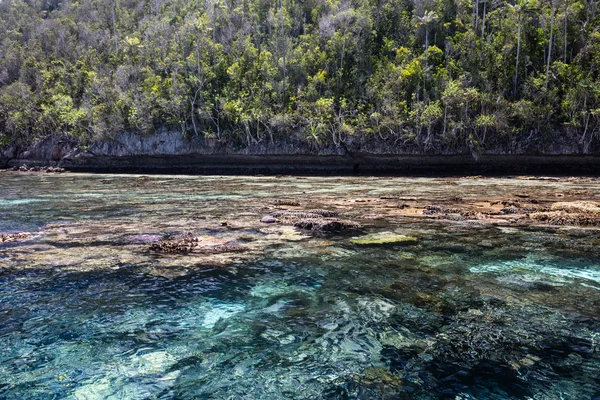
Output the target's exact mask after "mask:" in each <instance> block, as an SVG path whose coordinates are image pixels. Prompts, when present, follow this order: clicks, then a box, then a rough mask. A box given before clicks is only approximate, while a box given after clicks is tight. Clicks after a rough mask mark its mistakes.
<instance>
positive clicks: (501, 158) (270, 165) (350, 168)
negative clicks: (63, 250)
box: [5, 154, 600, 176]
mask: <svg viewBox="0 0 600 400" xmlns="http://www.w3.org/2000/svg"><path fill="white" fill-rule="evenodd" d="M21 165H27V166H29V167H32V166H39V165H54V166H60V167H62V168H65V169H66V170H68V171H72V172H105V173H113V172H114V173H165V174H216V175H255V174H265V175H277V174H298V175H409V176H457V175H488V176H489V175H558V176H561V175H562V176H567V175H587V176H600V156H596V155H594V156H592V155H585V156H583V155H543V156H541V155H483V156H480V157H479V158H478V159H474V158H473V157H472V156H470V155H455V156H440V155H427V156H424V155H373V154H354V155H346V156H335V155H323V156H320V155H297V154H293V155H289V154H287V155H247V154H229V155H218V154H208V155H207V154H184V155H163V156H161V155H136V156H121V157H114V156H93V155H89V154H88V155H85V156H81V155H78V156H74V157H65V158H63V159H61V160H59V161H50V162H48V161H46V160H27V159H13V160H9V161H8V162H7V163H6V165H5V168H6V167H8V168H10V167H14V166H17V167H19V166H21Z"/></svg>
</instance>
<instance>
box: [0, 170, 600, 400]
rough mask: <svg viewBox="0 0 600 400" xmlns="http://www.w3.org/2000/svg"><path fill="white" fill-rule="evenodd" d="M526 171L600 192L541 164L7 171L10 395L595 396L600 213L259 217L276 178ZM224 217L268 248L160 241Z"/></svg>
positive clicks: (429, 185) (0, 259) (282, 186)
mask: <svg viewBox="0 0 600 400" xmlns="http://www.w3.org/2000/svg"><path fill="white" fill-rule="evenodd" d="M523 188H525V189H526V190H529V191H530V192H536V191H539V193H542V194H543V195H548V193H553V192H552V191H556V190H561V189H563V188H570V189H580V190H581V189H585V190H589V191H591V192H592V195H591V197H592V198H596V197H598V196H600V183H596V184H595V185H592V184H590V183H586V184H578V183H576V182H556V181H544V180H528V181H519V180H516V179H505V180H501V179H481V180H457V181H456V182H455V183H454V184H453V185H446V184H443V183H442V182H440V181H437V180H436V179H408V178H316V177H315V178H293V177H282V178H281V177H280V178H275V177H270V178H268V177H184V176H178V177H165V176H154V177H147V178H146V177H139V176H117V175H33V174H32V175H26V174H8V173H5V174H4V175H1V176H0V232H12V231H30V232H35V234H34V236H33V237H32V238H31V239H29V240H25V241H22V242H15V243H9V244H4V245H0V398H2V399H347V398H360V399H395V398H401V399H437V398H449V399H598V398H600V313H599V312H600V255H599V253H600V252H597V251H595V250H596V249H597V248H598V245H599V244H600V240H599V231H598V230H594V229H557V228H550V227H537V228H536V227H499V226H493V225H481V226H466V225H461V224H450V223H442V222H438V221H430V220H424V219H406V218H388V219H384V220H383V221H379V222H377V223H373V224H372V225H369V224H368V223H367V224H365V226H366V228H365V229H366V231H367V233H373V232H375V233H376V232H378V231H386V232H389V231H393V232H396V233H406V234H411V235H414V236H416V237H417V238H418V242H417V243H416V244H414V245H409V246H397V247H393V246H392V247H383V248H382V247H359V246H356V245H352V244H351V243H350V241H349V238H350V237H351V236H352V234H350V236H348V235H334V236H319V235H316V236H315V235H309V234H306V232H300V231H299V232H297V233H294V232H292V233H289V232H288V233H287V234H286V235H281V238H280V239H273V238H271V237H267V234H265V232H264V231H263V230H261V229H263V228H262V227H261V226H260V223H259V222H257V221H260V218H261V216H262V207H263V206H264V205H265V204H266V203H267V202H268V201H269V200H270V199H273V198H278V197H293V198H295V199H298V200H299V201H301V202H305V203H307V204H312V202H317V203H319V201H321V202H322V203H323V204H325V203H327V204H329V205H331V202H332V201H337V202H338V203H337V204H338V205H339V204H345V203H344V201H347V202H348V204H350V203H352V202H353V201H355V200H356V199H358V198H361V197H369V196H370V197H375V198H376V197H378V196H385V195H390V194H393V195H398V194H404V195H410V196H417V197H419V196H423V197H431V198H440V196H442V197H443V196H452V195H457V194H460V195H461V196H464V197H468V196H481V195H482V193H486V194H489V195H490V196H498V195H504V194H506V193H510V192H511V191H512V192H514V191H516V190H521V191H522V190H524V189H523ZM361 204H362V203H361ZM317 205H318V204H317ZM361 207H363V208H364V207H367V206H365V205H361ZM347 210H350V208H347ZM348 212H350V213H351V211H348ZM223 220H227V221H234V222H235V221H238V222H239V221H241V222H239V223H240V224H241V225H244V224H245V223H247V224H248V227H247V228H244V227H243V226H242V227H241V228H239V229H238V230H237V231H239V232H242V231H243V232H244V233H243V234H244V235H246V236H245V237H246V239H245V240H246V241H247V242H248V243H252V242H256V243H262V242H261V241H264V243H263V245H262V247H261V251H260V252H258V253H256V254H254V255H252V256H251V257H246V258H244V257H240V258H238V259H235V258H234V259H231V260H230V261H227V262H225V263H223V262H220V263H218V264H217V263H215V265H211V263H210V262H198V261H197V259H194V258H188V259H186V256H185V255H181V256H179V255H177V256H161V255H156V254H149V252H148V251H147V243H145V242H144V240H151V239H152V238H161V237H165V235H173V234H177V233H183V232H195V233H200V234H204V235H213V236H218V237H223V236H225V235H228V234H234V233H235V232H234V231H233V230H232V231H231V233H228V232H229V231H227V230H226V229H225V228H222V225H221V223H220V222H221V221H223ZM237 231H236V232H237ZM239 232H238V233H237V234H238V236H239ZM139 238H142V239H139Z"/></svg>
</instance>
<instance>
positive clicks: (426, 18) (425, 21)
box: [417, 11, 438, 64]
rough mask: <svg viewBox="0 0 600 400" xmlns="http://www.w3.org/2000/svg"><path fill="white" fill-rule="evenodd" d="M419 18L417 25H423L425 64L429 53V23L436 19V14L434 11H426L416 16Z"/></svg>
mask: <svg viewBox="0 0 600 400" xmlns="http://www.w3.org/2000/svg"><path fill="white" fill-rule="evenodd" d="M417 19H418V20H419V23H418V25H424V26H425V64H427V56H428V54H429V25H431V24H432V23H433V22H435V21H436V20H437V19H438V15H437V13H436V12H435V11H426V12H425V14H423V16H422V17H417Z"/></svg>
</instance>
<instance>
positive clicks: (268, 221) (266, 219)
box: [260, 215, 277, 224]
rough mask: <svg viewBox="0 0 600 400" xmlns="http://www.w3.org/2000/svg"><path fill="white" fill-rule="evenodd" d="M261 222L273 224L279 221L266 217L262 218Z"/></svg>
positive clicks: (269, 216)
mask: <svg viewBox="0 0 600 400" xmlns="http://www.w3.org/2000/svg"><path fill="white" fill-rule="evenodd" d="M260 222H262V223H263V224H273V223H275V222H277V219H275V217H273V216H271V215H266V216H264V217H262V218H261V220H260Z"/></svg>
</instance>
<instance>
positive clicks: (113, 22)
mask: <svg viewBox="0 0 600 400" xmlns="http://www.w3.org/2000/svg"><path fill="white" fill-rule="evenodd" d="M116 6H117V0H113V1H112V25H113V39H114V41H115V53H118V52H119V39H118V38H117V23H116V15H115V7H116Z"/></svg>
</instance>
